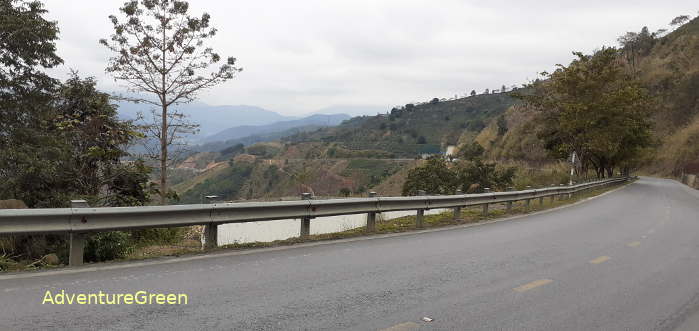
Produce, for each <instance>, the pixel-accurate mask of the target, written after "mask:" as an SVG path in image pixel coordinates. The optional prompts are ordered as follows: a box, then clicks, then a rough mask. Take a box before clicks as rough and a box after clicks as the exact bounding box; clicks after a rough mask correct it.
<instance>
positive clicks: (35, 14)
mask: <svg viewBox="0 0 699 331" xmlns="http://www.w3.org/2000/svg"><path fill="white" fill-rule="evenodd" d="M45 13H46V10H44V9H43V6H42V4H41V3H40V2H39V1H16V0H0V150H1V151H2V153H0V199H19V200H23V201H24V202H25V203H27V205H28V206H29V207H35V206H51V205H55V204H56V201H61V202H60V203H62V204H65V203H66V202H65V200H64V199H63V198H62V197H54V195H52V192H51V189H50V188H52V186H51V185H45V183H46V182H53V181H55V178H56V177H57V176H58V175H59V171H58V169H57V166H58V165H57V164H56V163H51V162H49V160H51V159H52V158H53V157H54V155H56V154H60V149H61V148H60V147H61V146H59V145H58V143H57V142H56V140H55V139H54V137H53V134H52V132H51V126H52V123H53V115H54V114H53V108H52V105H51V103H52V95H53V94H54V93H55V90H56V87H57V84H58V81H56V80H55V79H52V78H50V77H49V76H48V75H46V74H45V73H44V72H43V71H42V69H46V68H52V67H54V66H56V65H59V64H61V63H63V60H62V59H61V58H60V57H58V56H57V55H56V46H55V41H56V40H57V39H58V28H57V26H56V22H51V21H48V20H46V19H45V18H44V17H43V16H44V15H45Z"/></svg>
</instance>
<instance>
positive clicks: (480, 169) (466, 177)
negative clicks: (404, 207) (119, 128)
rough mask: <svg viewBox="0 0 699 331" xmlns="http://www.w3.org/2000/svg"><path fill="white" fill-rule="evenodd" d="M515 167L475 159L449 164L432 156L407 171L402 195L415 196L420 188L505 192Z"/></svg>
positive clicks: (443, 191)
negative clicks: (425, 161) (420, 164)
mask: <svg viewBox="0 0 699 331" xmlns="http://www.w3.org/2000/svg"><path fill="white" fill-rule="evenodd" d="M515 170H516V169H515V168H499V167H497V165H496V164H495V163H488V162H483V161H481V160H480V159H478V158H476V159H475V160H473V161H461V162H457V163H454V164H453V165H450V164H449V163H448V162H447V161H446V160H444V159H442V158H437V157H434V158H431V159H429V160H427V163H425V164H424V165H422V166H419V167H416V168H414V169H411V170H410V171H409V172H408V177H407V179H406V181H405V184H404V185H403V195H416V194H417V193H418V192H419V191H420V190H422V191H425V193H427V194H454V192H456V190H457V189H458V190H461V191H462V192H466V193H480V192H483V191H484V189H485V188H490V189H491V190H501V191H504V190H506V189H507V188H508V187H509V186H510V185H512V181H513V179H514V176H515Z"/></svg>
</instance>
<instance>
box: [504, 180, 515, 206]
mask: <svg viewBox="0 0 699 331" xmlns="http://www.w3.org/2000/svg"><path fill="white" fill-rule="evenodd" d="M514 190H515V188H514V187H512V186H510V187H508V188H507V191H508V192H512V191H514ZM505 206H506V207H505V210H506V211H507V212H508V213H509V212H511V211H512V201H508V202H507V203H506V204H505Z"/></svg>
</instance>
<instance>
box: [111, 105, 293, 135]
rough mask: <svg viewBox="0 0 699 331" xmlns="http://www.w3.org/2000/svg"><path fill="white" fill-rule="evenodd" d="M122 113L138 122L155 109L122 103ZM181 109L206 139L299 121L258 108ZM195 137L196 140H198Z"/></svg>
mask: <svg viewBox="0 0 699 331" xmlns="http://www.w3.org/2000/svg"><path fill="white" fill-rule="evenodd" d="M118 105H119V114H120V116H121V117H122V118H126V119H135V118H136V117H137V116H138V113H139V112H142V113H144V115H146V116H149V115H150V109H152V108H153V107H152V106H150V105H147V104H133V103H128V102H119V103H118ZM178 108H179V110H180V111H181V112H182V113H183V114H185V115H186V116H187V117H188V120H189V121H190V122H193V123H196V124H199V135H198V137H206V136H209V135H212V134H214V133H217V132H220V131H222V130H225V129H228V128H230V127H234V126H240V125H265V124H270V123H274V122H279V121H288V120H293V119H297V118H298V117H295V116H284V115H281V114H279V113H276V112H273V111H271V110H267V109H264V108H260V107H256V106H246V105H238V106H210V105H207V104H204V103H200V102H194V103H190V104H186V105H182V106H178ZM198 137H195V138H194V140H198V139H197V138H198Z"/></svg>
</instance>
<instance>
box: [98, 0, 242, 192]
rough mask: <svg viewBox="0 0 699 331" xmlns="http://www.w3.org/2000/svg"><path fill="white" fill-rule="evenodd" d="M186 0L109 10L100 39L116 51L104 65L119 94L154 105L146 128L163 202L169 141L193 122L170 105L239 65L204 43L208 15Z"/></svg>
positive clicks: (152, 0) (145, 1) (147, 1)
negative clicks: (154, 144)
mask: <svg viewBox="0 0 699 331" xmlns="http://www.w3.org/2000/svg"><path fill="white" fill-rule="evenodd" d="M188 10H189V4H188V3H187V2H186V1H172V0H140V1H137V0H132V1H127V2H126V3H124V6H123V7H121V8H119V11H120V16H121V17H117V16H115V15H111V16H109V19H110V20H111V22H112V24H113V27H114V34H112V35H111V37H110V38H109V39H101V40H100V43H101V44H102V45H104V46H106V47H107V48H108V49H109V50H111V51H112V52H114V56H112V57H111V58H110V59H109V64H108V66H107V68H106V71H107V72H108V73H110V74H112V75H113V76H114V79H115V80H116V81H122V82H125V83H126V86H127V87H128V89H129V91H130V92H133V93H134V94H133V95H132V96H128V97H124V96H121V97H120V98H121V99H122V100H127V101H131V102H136V103H145V104H150V105H152V106H155V107H156V108H157V113H154V115H155V116H153V123H152V125H151V126H149V127H148V128H147V129H146V132H150V133H151V134H152V135H153V138H155V139H157V140H158V142H159V150H158V151H157V153H156V154H157V155H154V158H155V159H156V160H157V161H159V163H160V200H161V203H163V204H165V203H166V202H167V195H168V186H167V173H168V167H169V161H171V156H169V155H168V152H169V151H168V149H169V147H170V146H172V145H173V144H175V143H176V138H178V135H181V134H182V133H183V131H185V132H186V131H187V130H191V128H192V127H191V125H187V124H182V122H181V119H182V114H180V113H178V112H177V110H176V109H174V106H176V105H179V104H183V103H187V102H191V101H193V100H194V99H195V98H196V96H197V94H198V92H200V91H202V90H204V89H207V88H211V87H213V86H215V85H218V84H221V83H223V82H225V81H227V80H229V79H232V78H233V77H235V75H236V74H237V73H238V72H240V71H241V70H242V69H240V68H237V67H235V63H236V59H235V58H233V57H228V58H227V59H226V60H224V61H222V58H221V56H220V55H219V54H218V53H216V52H214V50H213V49H212V48H211V47H209V46H208V45H207V41H209V40H210V38H212V37H214V36H215V35H216V32H217V30H216V28H214V27H212V26H211V23H210V20H211V16H210V15H209V14H207V13H204V14H202V15H201V16H191V15H190V14H189V13H188Z"/></svg>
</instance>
